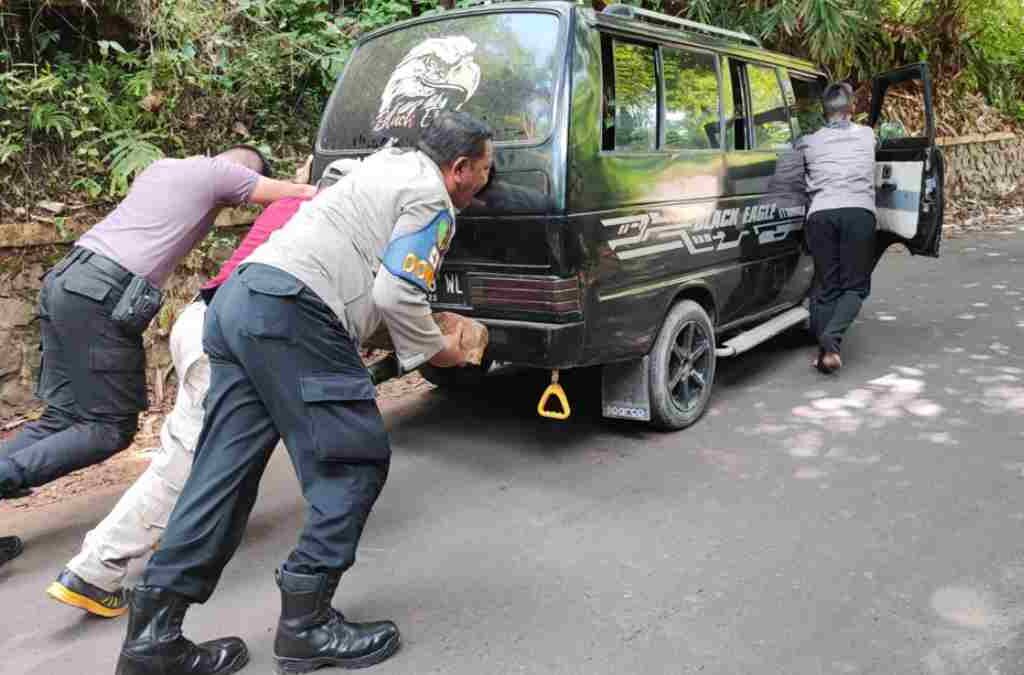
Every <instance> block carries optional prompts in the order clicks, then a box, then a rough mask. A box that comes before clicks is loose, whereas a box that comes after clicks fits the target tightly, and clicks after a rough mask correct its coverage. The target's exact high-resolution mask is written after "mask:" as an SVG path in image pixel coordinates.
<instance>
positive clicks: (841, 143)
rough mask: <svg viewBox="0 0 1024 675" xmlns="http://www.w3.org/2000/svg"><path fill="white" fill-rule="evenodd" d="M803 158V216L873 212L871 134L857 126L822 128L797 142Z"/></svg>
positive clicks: (872, 148)
mask: <svg viewBox="0 0 1024 675" xmlns="http://www.w3.org/2000/svg"><path fill="white" fill-rule="evenodd" d="M796 149H797V150H798V151H799V152H800V153H801V154H803V160H804V169H805V171H806V178H807V193H808V194H809V195H810V198H811V207H810V209H809V210H808V212H807V215H810V214H812V213H814V212H815V211H824V210H826V209H844V208H861V209H867V210H868V211H871V212H872V213H874V212H875V132H874V131H873V130H872V129H871V127H865V126H862V125H860V124H854V123H852V122H849V123H838V124H831V125H829V126H825V127H822V128H821V129H819V130H818V131H816V132H814V133H813V134H808V135H807V136H804V137H802V138H801V139H800V140H798V141H797V145H796Z"/></svg>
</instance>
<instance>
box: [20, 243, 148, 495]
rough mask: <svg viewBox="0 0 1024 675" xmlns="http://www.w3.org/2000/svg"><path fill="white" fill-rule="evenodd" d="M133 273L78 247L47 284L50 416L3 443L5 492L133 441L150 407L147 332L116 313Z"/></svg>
mask: <svg viewBox="0 0 1024 675" xmlns="http://www.w3.org/2000/svg"><path fill="white" fill-rule="evenodd" d="M131 277H132V275H131V273H130V272H129V271H127V270H126V269H124V268H123V267H121V266H120V265H118V264H117V263H115V262H114V261H112V260H110V259H108V258H105V257H103V256H99V255H96V254H94V253H91V252H90V251H87V250H85V249H81V248H76V249H74V250H73V251H72V252H71V253H70V254H69V255H68V256H67V257H66V258H64V259H63V260H62V261H61V262H59V263H58V264H57V265H56V266H54V268H53V269H51V270H50V271H49V272H48V273H47V274H46V277H45V279H44V281H43V287H42V289H41V290H40V292H39V325H40V333H41V338H42V354H43V359H42V365H41V368H40V373H39V384H38V386H37V388H36V395H37V396H39V398H41V399H43V400H45V401H46V404H47V405H46V410H45V412H44V413H43V415H42V417H40V418H39V419H38V420H36V421H34V422H30V423H29V424H26V425H25V426H24V427H22V429H21V431H20V432H19V433H18V434H17V435H16V436H15V437H14V438H12V439H11V440H10V441H8V442H7V443H5V444H3V446H2V447H0V497H2V496H4V495H8V496H10V495H12V494H16V493H17V492H18V491H20V490H21V489H23V488H28V487H35V486H38V485H43V484H45V483H48V482H50V481H52V480H54V479H56V478H60V477H61V476H64V475H66V474H68V473H70V472H72V471H74V470H76V469H81V468H83V467H86V466H89V465H91V464H96V463H98V462H101V461H103V460H105V459H107V458H108V457H110V456H111V455H113V454H114V453H116V452H118V451H119V450H123V449H124V448H126V447H128V446H129V445H130V444H131V442H132V438H133V437H134V436H135V432H136V429H137V425H138V416H139V411H141V410H144V409H145V408H146V353H145V351H144V350H143V347H142V336H141V335H140V334H138V333H134V332H129V331H128V330H125V329H124V328H122V327H121V326H120V325H119V324H116V323H114V321H112V320H111V318H110V314H111V312H112V311H113V309H114V306H115V305H116V304H117V301H118V300H120V298H121V295H122V293H123V292H124V289H125V288H126V287H127V285H128V283H129V281H130V280H131Z"/></svg>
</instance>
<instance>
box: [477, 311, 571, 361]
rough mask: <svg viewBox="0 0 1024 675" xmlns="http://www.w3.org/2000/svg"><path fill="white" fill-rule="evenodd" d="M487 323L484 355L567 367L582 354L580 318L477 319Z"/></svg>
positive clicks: (506, 359)
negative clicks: (565, 320) (563, 320)
mask: <svg viewBox="0 0 1024 675" xmlns="http://www.w3.org/2000/svg"><path fill="white" fill-rule="evenodd" d="M477 320H478V321H480V322H481V323H483V324H485V325H486V326H487V330H488V331H489V332H490V342H489V343H488V345H487V354H486V357H487V358H488V359H493V360H495V361H504V362H507V363H514V364H518V365H524V366H532V367H534V368H570V367H572V366H576V365H580V363H581V362H582V356H583V322H582V321H580V322H578V323H563V324H556V323H535V322H532V321H508V320H503V319H477Z"/></svg>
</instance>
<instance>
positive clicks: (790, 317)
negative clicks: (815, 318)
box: [715, 307, 811, 357]
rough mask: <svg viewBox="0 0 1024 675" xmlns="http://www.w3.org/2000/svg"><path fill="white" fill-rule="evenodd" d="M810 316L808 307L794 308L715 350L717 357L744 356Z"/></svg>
mask: <svg viewBox="0 0 1024 675" xmlns="http://www.w3.org/2000/svg"><path fill="white" fill-rule="evenodd" d="M810 316H811V313H810V312H808V311H807V308H806V307H794V308H793V309H790V310H788V311H785V312H783V313H782V314H779V315H778V316H777V317H775V318H773V319H770V320H768V321H765V322H764V323H762V324H758V325H757V326H754V327H753V328H751V329H750V330H748V331H744V332H742V333H740V334H739V335H737V336H736V337H734V338H732V339H731V340H729V341H727V342H726V343H725V344H723V345H722V346H721V347H719V348H718V349H716V350H715V356H719V357H721V356H736V355H737V354H742V353H743V352H745V351H747V350H748V349H751V348H753V347H756V346H757V345H759V344H761V343H762V342H764V341H765V340H768V339H770V338H773V337H775V336H776V335H778V334H779V333H781V332H782V331H784V330H786V329H787V328H792V327H793V326H795V325H797V324H798V323H800V322H802V321H806V320H807V318H808V317H810Z"/></svg>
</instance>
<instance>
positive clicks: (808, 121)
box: [789, 75, 825, 138]
mask: <svg viewBox="0 0 1024 675" xmlns="http://www.w3.org/2000/svg"><path fill="white" fill-rule="evenodd" d="M789 81H790V82H791V83H792V85H793V98H794V99H795V100H794V103H793V109H792V111H791V114H792V116H793V130H794V132H795V133H796V137H797V138H800V137H801V136H803V135H805V134H813V133H814V132H815V131H817V130H818V129H820V128H822V127H823V126H825V116H824V115H823V114H822V112H821V95H822V93H823V92H824V86H823V83H822V82H821V81H820V80H805V79H803V78H800V77H797V76H795V75H790V77H789Z"/></svg>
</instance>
